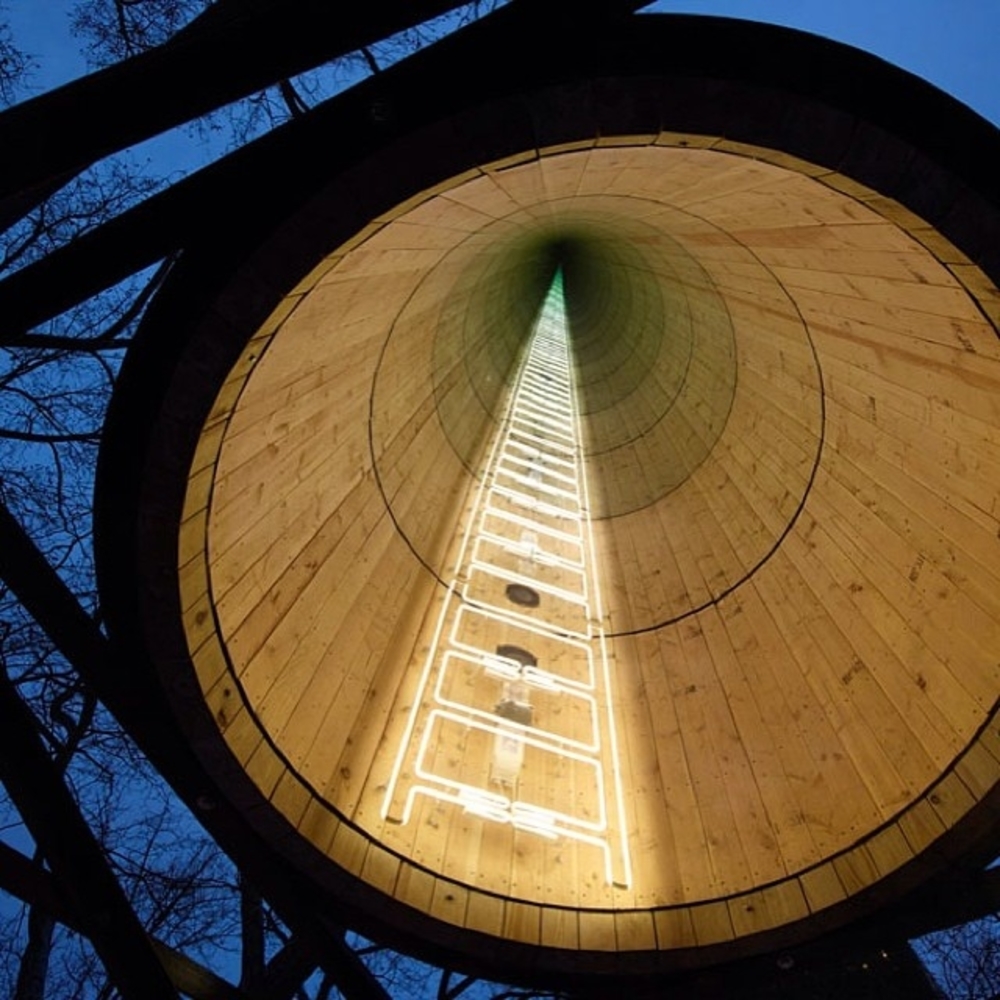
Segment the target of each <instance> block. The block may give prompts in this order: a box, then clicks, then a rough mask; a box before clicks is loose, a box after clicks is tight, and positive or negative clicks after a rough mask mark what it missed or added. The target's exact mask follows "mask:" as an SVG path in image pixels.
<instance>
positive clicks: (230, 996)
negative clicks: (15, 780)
mask: <svg viewBox="0 0 1000 1000" xmlns="http://www.w3.org/2000/svg"><path fill="white" fill-rule="evenodd" d="M0 889H3V890H5V891H6V892H9V893H10V894H11V895H12V896H15V897H17V898H18V899H20V900H21V901H22V902H24V903H27V904H28V905H29V906H31V907H38V908H40V909H41V910H43V911H44V912H46V913H47V914H48V915H49V916H50V917H52V918H53V919H54V920H56V921H58V922H59V923H61V924H63V925H64V926H66V927H69V928H70V929H72V930H74V931H77V932H78V933H81V934H86V928H85V927H84V923H83V921H81V920H80V918H79V916H78V915H77V914H76V913H74V912H73V910H72V908H71V907H70V906H69V904H68V903H67V902H66V900H65V899H64V898H63V895H62V893H60V891H59V886H58V884H57V882H56V880H55V878H53V876H52V875H51V874H50V873H49V872H47V871H46V870H45V869H43V868H40V867H39V866H38V865H37V864H35V863H34V862H32V861H31V859H29V858H26V857H25V856H24V855H23V854H21V853H20V852H19V851H15V850H14V849H13V848H12V847H9V846H8V845H7V844H4V843H3V842H2V841H0ZM150 941H151V945H152V948H153V950H154V951H155V952H156V954H157V956H158V957H159V959H160V962H161V963H162V964H163V968H164V970H165V971H166V973H167V975H168V976H169V977H170V981H171V982H172V983H173V985H174V986H175V987H176V988H177V990H178V991H179V992H181V993H183V994H184V995H185V996H188V997H190V998H191V1000H249V998H248V997H247V996H246V995H245V994H243V993H242V992H241V991H240V990H238V989H237V988H236V987H235V986H233V985H231V984H230V983H228V982H226V980H225V979H223V978H221V977H220V976H217V975H216V974H215V973H214V972H212V971H211V970H209V969H206V968H205V967H204V966H203V965H201V964H199V963H198V962H195V961H194V960H193V959H190V958H188V957H187V955H184V954H182V953H181V952H179V951H177V950H176V949H174V948H171V947H170V946H169V945H167V944H164V943H163V942H162V941H158V940H157V939H156V938H151V939H150ZM276 957H277V956H276ZM274 1000H284V995H280V996H276V997H274Z"/></svg>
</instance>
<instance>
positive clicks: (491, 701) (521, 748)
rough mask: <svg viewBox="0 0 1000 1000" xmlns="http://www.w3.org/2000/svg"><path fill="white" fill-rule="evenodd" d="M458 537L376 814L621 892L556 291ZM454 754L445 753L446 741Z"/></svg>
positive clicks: (619, 831)
mask: <svg viewBox="0 0 1000 1000" xmlns="http://www.w3.org/2000/svg"><path fill="white" fill-rule="evenodd" d="M477 478H478V481H479V487H478V490H477V492H476V497H475V499H474V501H473V503H472V504H471V506H470V508H469V509H468V512H467V516H466V518H465V521H464V524H463V525H461V526H460V527H459V530H458V534H459V535H460V536H461V543H460V545H459V547H458V551H457V554H456V557H455V560H454V565H453V568H452V571H451V579H450V581H449V586H448V594H447V597H446V598H445V600H444V601H443V602H442V604H441V607H440V611H439V612H438V615H437V619H436V623H435V624H434V626H433V635H432V636H431V638H430V641H429V644H428V645H429V648H428V652H427V655H426V658H425V660H424V663H423V667H422V672H421V674H420V679H419V682H418V685H417V688H416V693H415V695H414V697H413V703H412V705H411V707H410V711H409V714H408V716H407V721H406V726H405V728H404V730H403V733H402V735H401V738H400V739H399V743H398V746H397V747H396V753H395V761H394V764H393V767H392V772H391V776H390V778H389V781H388V784H387V788H386V792H385V796H384V799H383V804H382V811H381V815H382V818H383V819H388V820H391V821H395V822H398V823H400V824H407V823H410V822H412V821H413V818H414V810H415V806H416V805H417V803H418V801H419V800H430V801H432V802H436V803H446V804H448V805H449V806H450V807H451V808H453V809H458V810H460V811H461V812H462V813H463V814H464V815H466V816H472V817H476V818H477V819H480V820H482V821H483V822H493V823H500V824H509V825H510V826H512V827H513V828H514V829H515V830H518V831H523V832H526V833H529V834H534V835H537V836H541V837H544V838H546V839H548V840H560V839H565V840H567V841H571V842H573V843H575V844H578V845H581V846H583V847H589V848H591V849H593V850H596V851H598V852H599V853H600V857H601V868H602V870H603V872H604V877H605V881H606V882H607V883H608V884H615V885H619V886H622V887H627V886H628V885H629V884H630V883H631V878H632V875H631V862H630V855H629V843H628V831H627V829H626V826H625V820H624V814H625V806H624V794H625V791H624V788H623V784H622V778H621V768H620V765H619V760H618V738H617V734H616V728H615V718H614V710H613V698H612V691H611V684H612V679H611V669H610V664H609V657H608V647H607V644H606V642H605V638H604V632H605V625H604V611H603V608H602V603H601V593H600V584H599V579H598V566H597V561H596V558H595V549H594V543H593V536H592V531H591V523H590V503H589V497H588V491H587V476H586V469H585V467H584V460H583V441H582V430H581V426H580V418H579V413H578V406H577V400H576V390H575V382H574V376H573V359H572V350H571V345H570V334H569V325H568V321H567V317H566V307H565V301H564V296H563V286H562V278H561V274H560V273H559V272H557V273H556V276H555V279H554V281H553V283H552V287H551V289H550V290H549V293H548V296H547V297H546V299H545V302H544V304H543V306H542V309H541V312H540V314H539V316H538V319H537V321H536V323H535V327H534V330H533V331H532V335H531V337H530V339H529V340H528V342H527V344H526V347H525V351H524V356H523V358H522V360H521V362H520V368H519V370H518V371H517V374H516V377H515V379H514V380H513V386H512V388H511V391H510V395H509V399H508V401H507V404H506V408H505V412H504V416H503V420H502V421H501V423H500V425H499V428H498V430H497V433H496V434H495V436H494V439H493V441H492V442H491V443H490V445H489V447H488V448H487V449H486V458H485V460H484V462H483V465H482V468H481V469H480V471H479V474H478V476H477ZM445 742H450V743H451V744H452V745H458V746H460V747H461V752H460V753H458V754H442V753H439V752H438V750H439V747H440V746H441V744H442V743H445Z"/></svg>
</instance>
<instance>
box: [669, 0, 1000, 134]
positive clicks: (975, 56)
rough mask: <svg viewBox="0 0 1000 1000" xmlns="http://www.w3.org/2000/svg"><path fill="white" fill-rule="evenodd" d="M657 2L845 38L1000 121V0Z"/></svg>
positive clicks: (681, 9)
mask: <svg viewBox="0 0 1000 1000" xmlns="http://www.w3.org/2000/svg"><path fill="white" fill-rule="evenodd" d="M651 9H653V10H658V11H664V12H671V11H673V12H683V13H691V14H714V15H719V16H724V17H741V18H748V19H750V20H754V21H769V22H771V23H773V24H783V25H786V26H788V27H791V28H799V29H801V30H803V31H810V32H812V33H813V34H817V35H823V36H824V37H826V38H833V39H836V40H837V41H840V42H846V43H847V44H848V45H854V46H856V47H857V48H860V49H865V50H866V51H868V52H872V53H874V54H875V55H877V56H881V57H882V58H883V59H886V60H888V61H889V62H891V63H895V64H896V65H897V66H902V67H903V68H904V69H908V70H910V72H912V73H916V74H917V75H918V76H922V77H923V78H924V79H926V80H929V81H930V82H931V83H933V84H935V85H936V86H938V87H940V88H941V89H942V90H945V91H947V92H948V93H949V94H951V95H952V96H953V97H957V98H958V99H959V100H960V101H963V102H964V103H965V104H968V105H969V106H970V107H971V108H973V109H974V110H976V111H978V112H979V114H981V115H983V117H985V118H988V119H990V121H992V122H993V123H994V124H997V125H1000V60H998V56H997V41H998V40H1000V0H657V3H656V4H655V5H654V6H653V7H652V8H651Z"/></svg>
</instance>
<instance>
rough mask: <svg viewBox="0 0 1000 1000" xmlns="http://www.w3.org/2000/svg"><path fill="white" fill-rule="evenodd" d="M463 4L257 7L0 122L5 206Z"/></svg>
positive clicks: (234, 11)
mask: <svg viewBox="0 0 1000 1000" xmlns="http://www.w3.org/2000/svg"><path fill="white" fill-rule="evenodd" d="M460 3H461V0H367V2H366V3H355V4H344V3H330V2H328V0H256V2H253V3H248V2H243V3H241V4H232V3H229V4H222V5H220V6H221V7H222V8H223V10H222V11H220V12H219V13H218V14H217V15H215V16H213V17H205V18H201V19H199V21H198V22H196V23H193V24H192V25H191V26H190V27H189V29H188V30H186V31H182V32H180V33H179V34H178V35H177V36H176V37H175V38H174V39H173V40H172V41H171V42H169V43H167V44H166V45H162V46H160V47H159V48H156V49H153V50H151V51H149V52H146V53H144V54H142V55H139V56H135V57H133V58H131V59H127V60H125V61H124V62H121V63H117V64H115V65H114V66H110V67H108V68H107V69H104V70H101V71H100V72H97V73H93V74H91V75H90V76H86V77H83V78H82V79H80V80H76V81H74V82H72V83H69V84H66V85H65V86H63V87H60V88H58V89H56V90H53V91H50V92H49V93H47V94H42V95H40V96H39V97H36V98H33V99H32V100H29V101H25V102H24V103H23V104H19V105H16V106H15V107H13V108H11V109H9V110H8V111H5V112H4V113H3V114H2V115H0V148H3V149H6V150H10V151H13V150H16V151H17V152H16V155H8V156H5V157H4V158H3V161H2V162H0V198H3V197H6V196H8V195H12V194H17V193H18V192H20V191H21V190H23V189H25V188H31V187H34V186H36V185H38V184H43V183H45V182H46V181H48V180H50V179H52V178H55V177H59V176H60V175H63V174H66V173H70V172H74V171H76V170H79V169H81V168H83V167H86V166H88V165H89V164H90V163H92V162H94V161H95V160H98V159H100V158H102V157H104V156H107V155H109V154H110V153H113V152H116V151H118V150H120V149H124V148H126V147H128V146H131V145H133V144H135V143H138V142H141V141H142V140H144V139H148V138H150V137H152V136H155V135H159V134H160V133H161V132H165V131H166V130H168V129H170V128H172V127H174V126H176V125H180V124H183V123H184V122H187V121H190V120H192V119H193V118H197V117H199V116H200V115H203V114H205V113H207V112H209V111H212V110H214V109H215V108H218V107H221V106H222V105H224V104H227V103H229V102H231V101H235V100H237V99H239V98H241V97H244V96H246V95H247V94H251V93H254V92H255V91H257V90H261V89H263V88H265V87H268V86H270V85H271V84H273V83H276V82H278V81H279V80H282V79H286V78H288V77H291V76H295V75H296V74H298V73H301V72H303V71H305V70H308V69H311V68H313V67H315V66H318V65H321V64H322V63H324V62H328V61H330V60H332V59H336V58H338V57H339V56H342V55H345V54H347V53H349V52H352V51H354V50H356V49H359V48H362V47H364V46H367V45H371V44H374V43H375V42H378V41H380V40H381V39H384V38H386V37H388V36H390V35H392V34H395V33H396V32H398V31H402V30H403V29H405V28H408V27H411V26H413V25H415V24H419V23H422V22H423V21H426V20H428V19H430V18H433V17H435V16H437V15H439V14H443V13H446V12H447V11H449V10H452V9H454V8H455V7H458V6H460Z"/></svg>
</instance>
